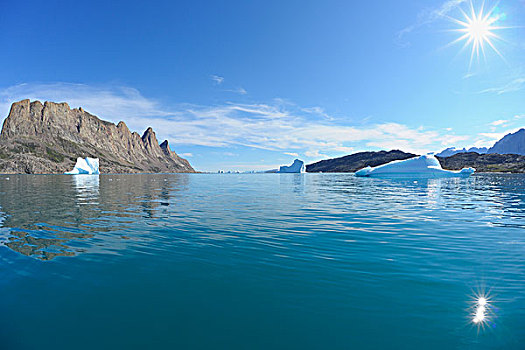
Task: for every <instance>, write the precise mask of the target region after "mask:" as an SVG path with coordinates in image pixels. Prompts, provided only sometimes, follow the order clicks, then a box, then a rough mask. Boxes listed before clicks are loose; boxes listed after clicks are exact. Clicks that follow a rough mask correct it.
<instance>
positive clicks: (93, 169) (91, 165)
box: [65, 157, 100, 175]
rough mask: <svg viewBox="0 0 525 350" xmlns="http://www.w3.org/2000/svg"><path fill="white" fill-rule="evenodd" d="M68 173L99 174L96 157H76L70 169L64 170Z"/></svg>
mask: <svg viewBox="0 0 525 350" xmlns="http://www.w3.org/2000/svg"><path fill="white" fill-rule="evenodd" d="M65 174H68V175H78V174H90V175H92V174H94V175H97V174H100V171H99V170H98V158H89V157H86V158H80V157H79V158H77V163H76V164H75V167H74V168H73V170H71V171H67V172H65Z"/></svg>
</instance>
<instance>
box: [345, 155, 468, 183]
mask: <svg viewBox="0 0 525 350" xmlns="http://www.w3.org/2000/svg"><path fill="white" fill-rule="evenodd" d="M474 171H476V169H474V168H463V169H461V170H459V171H453V170H445V169H443V168H442V167H441V164H439V161H438V160H437V158H436V157H434V156H433V155H430V154H429V155H424V156H419V157H414V158H410V159H405V160H395V161H393V162H390V163H387V164H383V165H379V166H376V167H373V168H371V167H369V166H368V167H366V168H363V169H361V170H358V171H357V172H356V173H355V175H356V176H367V177H425V178H427V177H428V178H432V177H468V176H470V175H472V174H473V173H474Z"/></svg>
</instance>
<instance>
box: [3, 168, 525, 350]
mask: <svg viewBox="0 0 525 350" xmlns="http://www.w3.org/2000/svg"><path fill="white" fill-rule="evenodd" d="M0 241H1V242H2V245H1V246H0V293H1V294H0V295H1V298H0V348H1V349H108V348H112V349H146V348H150V349H153V348H155V349H167V348H169V349H175V348H177V349H237V348H238V349H271V348H274V349H524V348H525V282H524V281H525V176H523V175H476V176H473V177H471V178H469V179H431V180H417V181H414V180H381V179H367V178H356V177H354V176H353V175H351V174H281V175H279V174H264V175H262V174H261V175H207V174H192V175H103V176H100V177H97V176H76V177H75V176H60V175H59V176H32V175H20V176H13V175H9V176H6V175H2V176H0ZM479 294H483V295H485V296H487V297H488V298H489V305H488V307H487V308H486V316H487V318H486V319H485V322H483V324H482V325H479V324H478V325H477V324H474V323H473V322H472V319H473V317H474V316H473V313H474V312H475V308H476V306H475V296H476V295H479Z"/></svg>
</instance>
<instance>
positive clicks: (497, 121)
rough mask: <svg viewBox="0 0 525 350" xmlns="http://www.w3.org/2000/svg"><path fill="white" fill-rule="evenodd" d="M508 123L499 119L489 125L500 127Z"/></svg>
mask: <svg viewBox="0 0 525 350" xmlns="http://www.w3.org/2000/svg"><path fill="white" fill-rule="evenodd" d="M508 122H509V121H508V120H505V119H499V120H494V121H493V122H492V123H490V125H492V126H501V125H503V124H507V123H508Z"/></svg>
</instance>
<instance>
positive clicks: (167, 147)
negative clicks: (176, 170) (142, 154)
mask: <svg viewBox="0 0 525 350" xmlns="http://www.w3.org/2000/svg"><path fill="white" fill-rule="evenodd" d="M160 148H161V149H162V151H163V152H164V153H166V154H167V155H171V154H172V152H171V150H170V145H169V144H168V140H164V141H163V142H162V143H161V144H160Z"/></svg>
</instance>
